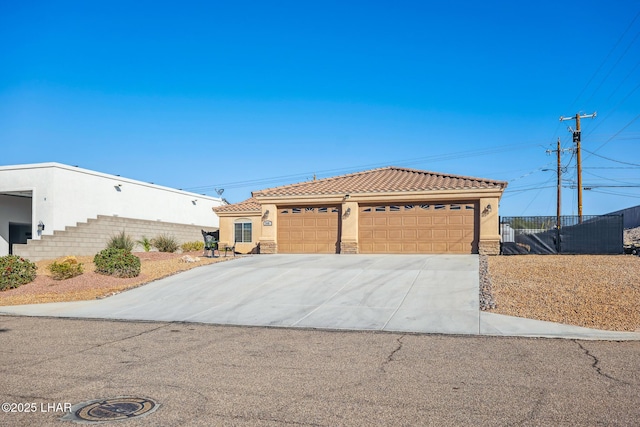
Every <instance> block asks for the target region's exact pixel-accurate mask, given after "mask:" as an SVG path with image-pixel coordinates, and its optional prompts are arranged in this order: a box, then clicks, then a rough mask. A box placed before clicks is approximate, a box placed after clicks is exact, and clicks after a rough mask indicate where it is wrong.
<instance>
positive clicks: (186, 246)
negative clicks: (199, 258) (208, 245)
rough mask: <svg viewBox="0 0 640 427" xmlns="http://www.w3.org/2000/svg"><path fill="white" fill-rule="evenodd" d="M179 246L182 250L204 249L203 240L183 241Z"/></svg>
mask: <svg viewBox="0 0 640 427" xmlns="http://www.w3.org/2000/svg"><path fill="white" fill-rule="evenodd" d="M181 248H182V250H183V251H184V252H193V251H201V250H203V249H204V242H202V241H196V242H185V243H183V244H182V246H181Z"/></svg>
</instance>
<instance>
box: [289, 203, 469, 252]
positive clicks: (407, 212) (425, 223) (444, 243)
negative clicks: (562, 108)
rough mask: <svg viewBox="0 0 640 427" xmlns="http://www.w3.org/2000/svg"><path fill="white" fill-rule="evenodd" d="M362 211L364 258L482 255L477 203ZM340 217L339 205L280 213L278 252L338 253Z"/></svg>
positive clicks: (365, 208)
mask: <svg viewBox="0 0 640 427" xmlns="http://www.w3.org/2000/svg"><path fill="white" fill-rule="evenodd" d="M358 209H359V212H358V248H359V252H360V253H367V254H375V253H410V254H411V253H413V254H415V253H425V254H430V253H454V254H469V253H477V251H478V224H477V204H476V203H474V202H460V203H430V204H424V203H423V204H397V205H382V204H380V205H361V206H360V207H359V208H358ZM340 218H341V212H340V207H339V206H302V207H284V208H280V209H278V252H280V253H337V252H338V250H339V247H340V226H341V224H340V222H341V219H340Z"/></svg>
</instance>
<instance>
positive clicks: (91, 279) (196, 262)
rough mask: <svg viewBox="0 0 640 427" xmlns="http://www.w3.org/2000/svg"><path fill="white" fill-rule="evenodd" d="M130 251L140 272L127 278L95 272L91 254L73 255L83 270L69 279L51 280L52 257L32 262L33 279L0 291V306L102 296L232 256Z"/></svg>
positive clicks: (227, 259)
mask: <svg viewBox="0 0 640 427" xmlns="http://www.w3.org/2000/svg"><path fill="white" fill-rule="evenodd" d="M134 255H136V256H137V257H138V258H140V263H141V271H140V275H139V276H138V277H132V278H127V279H124V278H118V277H112V276H105V275H103V274H97V273H95V272H94V265H93V257H92V256H84V257H77V259H78V261H79V262H81V263H83V264H84V273H83V274H81V275H80V276H77V277H74V278H71V279H66V280H53V279H52V278H51V277H50V275H49V271H48V269H47V266H48V265H49V264H51V263H52V262H53V261H54V260H49V261H39V262H37V263H36V265H37V266H38V276H37V277H36V280H34V281H33V282H31V283H28V284H26V285H22V286H20V287H18V288H15V289H9V290H6V291H2V292H0V306H2V305H20V304H37V303H45V302H60V301H81V300H91V299H96V298H105V297H108V296H110V295H114V294H117V293H119V292H122V291H125V290H127V289H131V288H135V287H138V286H141V285H144V284H146V283H149V282H152V281H154V280H157V279H160V278H162V277H167V276H170V275H172V274H175V273H179V272H181V271H185V270H190V269H192V268H195V267H199V266H202V265H207V264H213V263H216V262H223V261H230V260H233V259H234V257H232V256H229V257H217V258H206V257H202V251H197V252H186V253H166V252H138V253H134Z"/></svg>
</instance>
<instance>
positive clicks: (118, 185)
mask: <svg viewBox="0 0 640 427" xmlns="http://www.w3.org/2000/svg"><path fill="white" fill-rule="evenodd" d="M113 188H115V189H116V191H117V192H120V191H122V184H116V185H114V186H113Z"/></svg>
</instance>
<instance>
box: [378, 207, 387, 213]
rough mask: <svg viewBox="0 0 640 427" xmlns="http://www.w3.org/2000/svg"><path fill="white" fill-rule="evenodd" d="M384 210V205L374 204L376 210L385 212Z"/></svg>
mask: <svg viewBox="0 0 640 427" xmlns="http://www.w3.org/2000/svg"><path fill="white" fill-rule="evenodd" d="M386 210H387V207H386V206H376V212H385V211H386Z"/></svg>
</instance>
